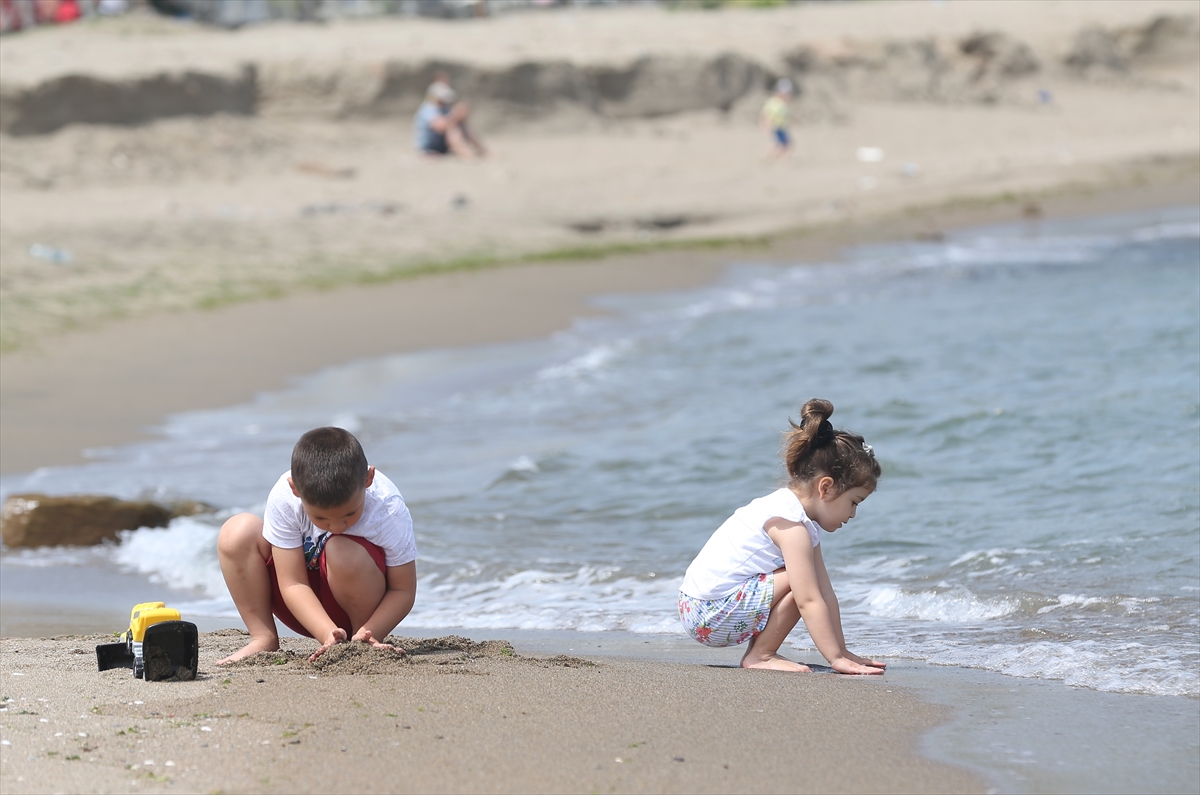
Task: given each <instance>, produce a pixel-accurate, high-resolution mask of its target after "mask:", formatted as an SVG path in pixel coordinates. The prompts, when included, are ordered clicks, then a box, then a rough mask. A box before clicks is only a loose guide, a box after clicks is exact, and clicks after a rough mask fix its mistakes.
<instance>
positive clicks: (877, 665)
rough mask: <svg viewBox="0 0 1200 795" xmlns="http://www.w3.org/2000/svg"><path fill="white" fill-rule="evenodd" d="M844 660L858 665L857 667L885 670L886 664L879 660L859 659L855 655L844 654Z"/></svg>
mask: <svg viewBox="0 0 1200 795" xmlns="http://www.w3.org/2000/svg"><path fill="white" fill-rule="evenodd" d="M846 659H848V660H851V661H853V662H856V663H858V664H859V665H867V666H870V667H871V668H887V663H885V662H880V661H879V660H872V659H869V658H867V657H859V656H858V655H857V654H851V653H850V652H846Z"/></svg>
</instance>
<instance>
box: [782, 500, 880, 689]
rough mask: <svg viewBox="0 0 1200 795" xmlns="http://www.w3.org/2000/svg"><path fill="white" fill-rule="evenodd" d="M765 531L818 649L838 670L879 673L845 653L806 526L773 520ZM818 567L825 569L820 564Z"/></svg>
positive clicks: (834, 668) (856, 672) (834, 611)
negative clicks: (778, 553)
mask: <svg viewBox="0 0 1200 795" xmlns="http://www.w3.org/2000/svg"><path fill="white" fill-rule="evenodd" d="M766 530H767V534H768V535H769V536H770V537H771V540H772V541H774V542H775V544H776V546H778V547H779V548H780V550H782V551H783V562H784V568H785V569H786V570H787V578H788V585H789V586H790V587H791V590H792V598H793V599H795V600H796V607H798V608H799V609H800V617H801V618H803V619H804V626H805V627H806V628H807V629H808V634H809V635H810V636H811V637H812V639H813V643H815V644H816V646H817V651H819V652H821V655H822V656H823V657H824V658H825V659H826V660H828V661H829V664H830V665H831V666H832V667H833V670H835V671H837V672H838V673H843V674H877V673H882V672H881V671H879V670H878V669H875V668H870V667H867V666H865V665H863V664H862V663H858V662H855V661H854V660H852V659H850V658H849V657H847V656H846V655H847V652H846V644H845V641H843V640H842V638H841V634H842V633H841V625H840V619H838V618H837V616H838V613H837V607H836V600H835V601H834V604H835V607H834V608H833V610H832V611H831V610H830V609H829V605H828V604H827V603H826V601H825V595H824V594H823V593H822V592H821V579H820V576H819V575H818V574H817V555H818V553H817V551H816V550H815V549H813V545H812V541H811V539H809V536H808V528H806V527H805V526H804V525H802V524H798V523H793V522H789V521H786V520H784V519H772V520H771V521H769V522H768V523H767V524H766ZM821 569H822V570H823V569H824V565H823V564H822V566H821ZM826 579H828V575H826Z"/></svg>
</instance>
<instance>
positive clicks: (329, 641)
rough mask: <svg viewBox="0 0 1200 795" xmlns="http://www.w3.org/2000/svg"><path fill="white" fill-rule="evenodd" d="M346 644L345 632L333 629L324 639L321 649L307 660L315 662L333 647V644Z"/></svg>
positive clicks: (337, 628) (338, 628)
mask: <svg viewBox="0 0 1200 795" xmlns="http://www.w3.org/2000/svg"><path fill="white" fill-rule="evenodd" d="M345 642H346V630H344V629H342V628H341V627H334V629H333V630H332V631H330V633H329V634H328V635H327V636H326V637H325V642H324V643H322V644H321V648H319V649H317V650H316V651H314V652H313V653H312V656H311V657H309V658H308V661H309V662H316V661H317V658H318V657H320V656H321V655H322V654H324V653H325V652H327V651H329V650H330V649H331V648H333V647H334V645H335V644H338V643H345Z"/></svg>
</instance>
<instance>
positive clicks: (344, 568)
mask: <svg viewBox="0 0 1200 795" xmlns="http://www.w3.org/2000/svg"><path fill="white" fill-rule="evenodd" d="M325 566H326V568H327V569H328V570H330V571H336V572H344V573H348V574H349V573H353V574H356V575H358V576H362V575H363V574H369V573H370V572H373V571H374V572H378V571H379V566H377V565H376V564H375V560H374V559H373V558H372V557H371V553H370V552H368V551H367V549H366V547H364V546H363V545H362V544H359V543H358V542H357V541H351V540H350V539H349V538H346V537H344V536H338V535H335V536H330V538H329V540H328V541H327V542H325Z"/></svg>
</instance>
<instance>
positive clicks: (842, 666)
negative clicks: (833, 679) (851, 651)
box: [829, 656, 883, 676]
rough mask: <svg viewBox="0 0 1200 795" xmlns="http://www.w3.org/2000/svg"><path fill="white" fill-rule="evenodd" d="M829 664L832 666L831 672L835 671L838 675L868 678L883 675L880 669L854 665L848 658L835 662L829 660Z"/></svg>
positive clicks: (840, 658) (839, 658)
mask: <svg viewBox="0 0 1200 795" xmlns="http://www.w3.org/2000/svg"><path fill="white" fill-rule="evenodd" d="M829 664H830V665H831V666H833V670H835V671H837V672H838V673H839V674H852V675H858V676H863V675H865V676H870V675H872V674H875V675H880V674H882V673H883V669H882V668H874V667H872V666H870V665H863V664H862V663H856V662H854V661H853V660H851V659H850V658H849V656H847V657H838V658H837V659H836V660H831V661H830V663H829Z"/></svg>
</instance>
